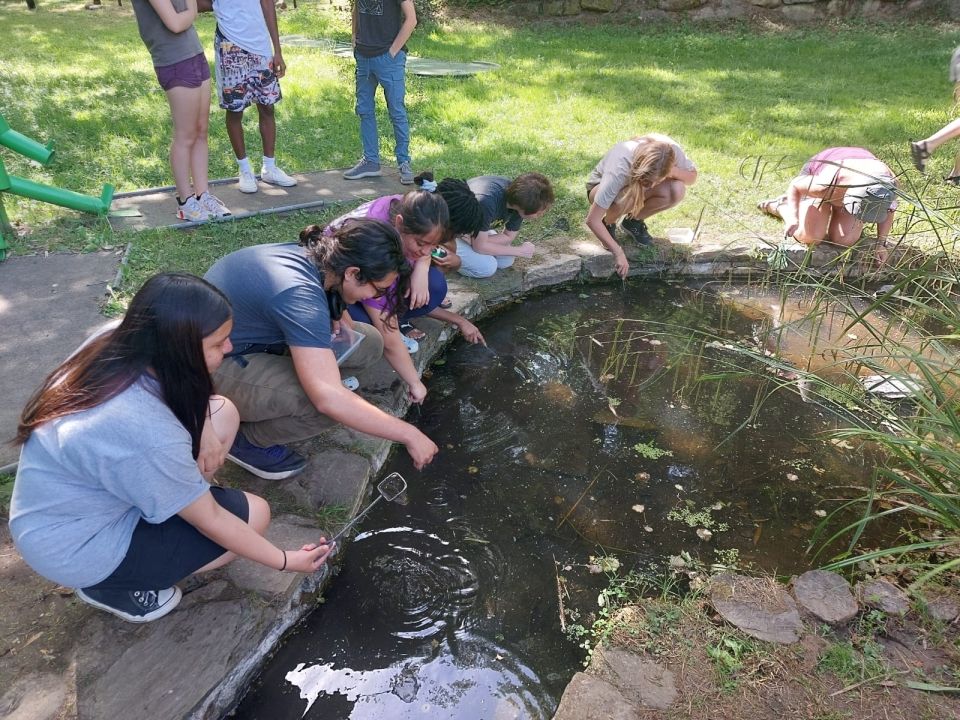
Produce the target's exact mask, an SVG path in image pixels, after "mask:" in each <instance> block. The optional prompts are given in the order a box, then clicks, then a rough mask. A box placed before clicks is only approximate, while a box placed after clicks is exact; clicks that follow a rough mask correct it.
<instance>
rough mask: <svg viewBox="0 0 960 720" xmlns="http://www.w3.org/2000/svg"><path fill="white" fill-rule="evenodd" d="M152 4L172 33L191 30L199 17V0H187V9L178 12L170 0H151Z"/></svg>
mask: <svg viewBox="0 0 960 720" xmlns="http://www.w3.org/2000/svg"><path fill="white" fill-rule="evenodd" d="M150 6H151V7H152V8H153V9H154V11H155V12H156V13H157V16H158V17H159V18H160V20H161V22H163V24H164V25H166V26H167V30H169V31H170V32H172V33H182V32H183V31H184V30H189V29H190V26H191V25H193V21H194V20H196V19H197V0H187V9H186V10H184V11H183V12H177V11H176V9H175V8H174V7H173V3H172V2H170V0H150Z"/></svg>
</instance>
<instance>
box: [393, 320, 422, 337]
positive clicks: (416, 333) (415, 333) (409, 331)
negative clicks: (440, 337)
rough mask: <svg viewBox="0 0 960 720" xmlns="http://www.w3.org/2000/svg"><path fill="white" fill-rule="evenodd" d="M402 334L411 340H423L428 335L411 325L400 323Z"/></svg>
mask: <svg viewBox="0 0 960 720" xmlns="http://www.w3.org/2000/svg"><path fill="white" fill-rule="evenodd" d="M400 332H402V333H403V334H404V335H405V336H406V337H408V338H410V339H411V340H423V339H424V338H425V337H426V336H427V334H426V333H425V332H424V331H423V330H421V329H419V328H416V327H414V326H413V325H412V324H411V323H408V322H402V323H400Z"/></svg>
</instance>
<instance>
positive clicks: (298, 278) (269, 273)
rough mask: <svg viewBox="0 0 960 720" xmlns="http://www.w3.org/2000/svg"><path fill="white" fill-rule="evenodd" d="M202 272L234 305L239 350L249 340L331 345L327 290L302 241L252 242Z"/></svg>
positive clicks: (232, 336)
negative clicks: (270, 243)
mask: <svg viewBox="0 0 960 720" xmlns="http://www.w3.org/2000/svg"><path fill="white" fill-rule="evenodd" d="M203 277H204V279H205V280H207V281H209V282H211V283H213V284H214V285H216V286H217V287H218V288H220V290H222V291H223V293H224V294H225V295H226V296H227V297H228V298H229V299H230V304H231V305H232V306H233V332H231V333H230V342H232V343H233V346H234V353H235V354H236V353H241V352H243V350H244V348H245V347H248V346H250V345H279V344H283V345H288V346H293V347H310V348H324V349H326V348H329V347H330V335H331V332H332V328H331V324H330V307H329V304H328V303H327V293H326V292H325V291H324V289H323V283H322V282H321V281H320V273H319V272H317V268H316V266H315V265H314V264H313V261H311V260H310V259H309V258H307V256H306V250H305V249H304V248H302V247H300V246H299V245H296V244H294V243H282V244H275V245H251V246H250V247H245V248H242V249H240V250H237V251H236V252H232V253H230V254H229V255H226V256H224V257H222V258H220V259H219V260H217V262H215V263H214V264H213V267H211V268H210V269H209V270H207V274H206V275H204V276H203Z"/></svg>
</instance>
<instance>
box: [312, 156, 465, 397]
mask: <svg viewBox="0 0 960 720" xmlns="http://www.w3.org/2000/svg"><path fill="white" fill-rule="evenodd" d="M414 182H415V183H416V185H417V187H418V188H419V189H418V190H411V191H410V192H408V193H407V194H406V195H387V196H385V197H381V198H377V199H376V200H371V201H370V202H368V203H364V204H363V205H361V206H360V207H358V208H357V209H356V210H353V211H351V212H349V213H347V214H345V215H341V216H340V217H338V218H337V219H336V220H334V221H333V222H331V223H330V224H329V225H327V227H326V228H324V230H323V232H324V234H325V235H332V234H333V233H334V231H335V230H336V229H337V228H340V227H343V226H344V225H345V224H346V223H348V222H351V221H354V220H357V219H359V218H367V219H371V220H380V221H382V222H385V223H388V224H390V225H392V226H393V227H394V229H396V231H397V232H398V233H400V240H401V242H402V244H403V254H404V256H405V257H406V258H407V261H408V262H409V263H410V265H411V267H412V268H413V271H412V273H411V276H410V290H409V293H408V295H407V303H406V304H407V310H406V312H404V313H403V314H402V315H399V316H398V317H399V320H400V322H399V327H398V324H397V323H396V322H394V321H393V319H392V318H393V314H392V313H391V311H390V310H389V309H388V301H387V298H386V297H383V298H368V299H367V300H364V301H363V302H361V303H355V304H353V305H351V306H350V307H349V308H348V310H349V312H350V316H351V317H352V318H353V319H354V320H357V321H358V322H362V323H368V324H369V323H372V324H373V325H374V326H375V327H376V328H377V330H379V331H380V334H381V335H382V336H383V344H384V355H385V356H386V358H387V361H388V362H389V363H390V364H391V366H393V368H394V370H396V371H397V373H398V374H399V375H400V377H402V378H403V379H404V380H405V381H406V383H407V385H408V386H409V387H410V388H411V395H412V396H416V393H415V392H414V390H413V389H414V388H415V387H417V386H419V387H420V388H422V392H423V395H422V396H420V397H419V400H417V402H420V401H422V400H423V396H425V395H426V392H427V391H426V388H425V387H423V385H422V383H421V382H420V380H419V375H418V374H417V371H416V368H414V367H413V362H412V361H411V360H410V354H412V353H414V352H416V351H417V349H418V345H417V340H421V339H423V338H424V337H425V336H426V333H424V332H423V331H422V330H419V329H418V328H415V327H414V326H413V325H412V324H411V323H410V320H411V319H413V318H417V317H424V316H426V317H431V318H434V319H436V320H441V321H443V322H448V323H450V324H452V325H455V326H456V327H457V328H459V330H460V332H461V333H463V336H464V338H466V339H467V340H468V341H469V342H472V343H478V342H483V335H481V334H480V331H479V330H478V329H477V327H476V325H474V324H473V323H472V322H470V321H469V320H467V319H466V318H465V317H463V316H462V315H459V314H458V313H455V312H452V311H450V310H449V309H447V308H446V307H443V301H444V299H445V298H446V296H447V279H446V277H445V276H444V274H443V270H442V269H441V268H442V267H444V266H447V267H456V263H457V262H458V261H459V257H458V256H457V255H456V254H455V253H450V255H448V256H445V257H441V258H434V257H432V253H433V251H434V250H436V249H437V248H439V247H440V245H441V243H442V242H443V241H444V240H445V239H447V237H448V233H449V226H450V214H449V211H448V209H447V203H446V201H445V200H444V199H443V197H442V196H441V195H440V194H438V193H436V192H435V191H436V189H437V184H436V183H435V182H434V181H433V175H432V174H431V173H429V172H426V173H422V174H420V175H417V177H416V178H415V179H414ZM434 261H435V262H434ZM401 333H402V334H401ZM404 344H405V345H406V350H405V349H404V347H403V345H404ZM407 351H409V352H407Z"/></svg>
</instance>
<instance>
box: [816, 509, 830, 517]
mask: <svg viewBox="0 0 960 720" xmlns="http://www.w3.org/2000/svg"><path fill="white" fill-rule="evenodd" d="M813 514H814V515H816V516H817V517H826V516H827V511H826V510H814V511H813Z"/></svg>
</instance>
